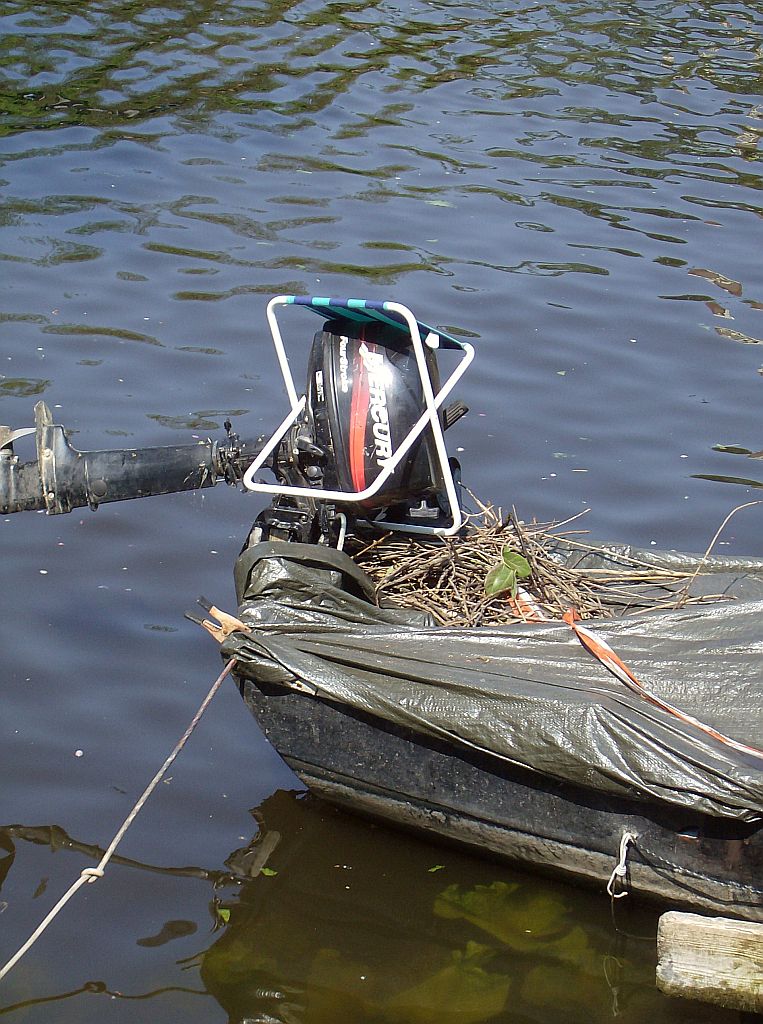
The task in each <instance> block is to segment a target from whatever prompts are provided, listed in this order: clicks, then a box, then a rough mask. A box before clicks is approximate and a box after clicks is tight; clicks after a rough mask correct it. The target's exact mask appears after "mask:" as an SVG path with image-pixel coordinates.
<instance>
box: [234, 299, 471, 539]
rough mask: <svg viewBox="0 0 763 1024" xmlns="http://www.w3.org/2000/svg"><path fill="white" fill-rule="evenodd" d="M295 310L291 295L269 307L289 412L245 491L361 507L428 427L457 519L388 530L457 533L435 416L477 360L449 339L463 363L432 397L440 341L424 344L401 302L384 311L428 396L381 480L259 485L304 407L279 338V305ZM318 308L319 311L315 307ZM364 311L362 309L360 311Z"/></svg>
mask: <svg viewBox="0 0 763 1024" xmlns="http://www.w3.org/2000/svg"><path fill="white" fill-rule="evenodd" d="M288 305H293V303H292V302H291V298H290V296H288V295H277V296H275V297H274V298H272V299H271V300H270V302H269V303H268V307H267V319H268V325H269V327H270V332H271V334H272V336H273V344H274V346H275V350H276V355H277V356H278V363H279V365H280V367H281V373H282V375H283V380H284V384H285V385H286V393H287V396H288V399H289V404H290V409H289V412H288V414H287V415H286V417H285V418H284V419H283V421H282V422H281V423H280V425H279V426H278V427H277V428H276V430H275V432H274V433H273V435H272V437H271V438H270V440H269V441H268V442H267V444H266V445H265V447H264V448H263V449H262V451H261V452H260V453H259V454H258V456H257V458H256V459H255V460H254V462H253V463H252V464H251V466H250V467H249V468H248V469H247V471H246V472H245V473H244V480H243V482H244V486H245V487H247V488H248V490H250V491H258V492H262V493H264V494H285V495H293V496H294V497H310V498H317V499H323V500H326V501H336V502H352V503H359V502H362V501H365V499H366V498H371V497H373V495H375V494H376V493H377V491H379V490H380V488H381V487H382V486H383V485H384V483H386V481H387V480H389V478H390V477H391V476H392V474H393V473H394V472H395V470H396V469H397V467H398V466H399V465H400V463H401V462H402V460H403V459H404V458H405V456H406V455H407V453H408V452H409V451H410V449H411V446H412V445H413V444H414V442H415V441H416V440H417V439H418V438H419V437H420V436H421V434H422V433H423V432H424V430H426V428H427V427H428V426H429V427H431V430H432V437H433V438H434V444H435V449H436V451H437V457H438V460H439V463H440V469H441V471H442V476H443V480H444V481H445V492H446V495H447V498H448V504H449V506H450V515H451V518H452V520H453V522H452V524H451V525H450V526H448V527H432V526H417V525H413V524H400V523H385V524H384V525H385V527H386V528H387V529H389V530H397V531H399V532H401V533H428V534H437V535H441V536H445V537H447V536H451V535H452V534H454V533H457V532H458V530H459V529H460V528H461V526H462V523H463V517H462V515H461V509H460V507H459V503H458V495H457V493H456V486H455V483H454V481H453V474H452V472H451V469H450V465H449V463H448V453H447V450H446V447H445V438H444V437H443V430H442V424H441V423H440V418H439V416H438V415H437V412H438V409H439V408H440V407H441V405H442V404H443V402H444V401H445V399H446V398H447V397H448V395H449V394H450V393H451V391H452V390H453V388H454V387H455V385H456V384H457V383H458V381H459V380H460V379H461V377H462V376H463V375H464V373H465V372H466V370H467V368H468V366H469V364H470V363H471V361H472V360H473V359H474V348H473V346H471V345H469V344H468V343H467V342H461V341H458V339H451V340H454V341H455V342H456V344H457V345H458V346H459V347H460V349H461V353H462V358H461V360H460V362H459V363H458V365H457V366H456V368H455V369H454V370H453V372H452V373H451V374H450V376H449V377H448V378H447V379H446V380H445V381H444V383H443V384H442V385H441V386H440V390H439V391H438V392H437V394H436V395H435V394H434V391H433V388H432V380H431V378H430V376H429V369H428V367H427V363H426V355H425V352H424V345H427V346H428V347H429V348H433V349H436V348H439V346H440V338H439V336H438V335H437V334H436V333H435V332H434V331H432V332H430V333H429V334H428V335H427V337H426V338H425V339H424V340H422V338H421V332H420V330H419V325H418V322H417V320H416V318H415V317H414V315H413V313H412V312H411V311H410V309H408V307H407V306H403V305H402V304H401V303H399V302H385V303H384V309H385V311H387V312H390V313H397V314H399V315H400V316H401V317H402V318H403V319H404V321H405V323H406V324H407V325H408V329H409V331H410V334H411V342H412V345H413V351H414V354H415V356H416V365H417V367H418V371H419V376H420V378H421V387H422V391H423V395H424V406H425V408H424V412H423V413H422V414H421V416H420V417H419V419H418V420H417V421H416V423H415V424H414V425H413V427H412V428H411V430H410V431H409V432H408V434H407V435H406V436H405V438H404V439H403V441H402V442H401V443H400V445H399V446H398V448H397V449H396V450H395V451H393V453H392V455H391V456H390V457H389V458H388V459H385V460H384V466H383V467H382V469H381V470H380V472H379V474H378V476H377V477H376V479H375V480H374V481H373V483H371V484H369V486H368V487H366V488H365V489H364V490H362V491H332V490H328V489H325V488H320V487H290V486H285V485H281V484H267V483H263V482H261V481H258V480H255V474H256V473H258V472H259V470H260V469H261V468H262V466H263V465H264V463H265V461H266V459H267V458H268V457H269V456H270V454H271V453H272V451H273V450H274V448H275V447H276V445H278V444H279V443H280V441H281V440H282V438H283V437H284V436H285V434H286V432H287V431H288V430H289V428H290V427H291V426H292V424H293V423H294V422H295V421H296V420H297V418H298V417H299V416H300V415H301V413H302V411H303V409H304V408H305V401H306V397H305V395H302V396H299V395H298V394H297V390H296V388H295V387H294V378H293V377H292V374H291V368H290V367H289V359H288V356H287V355H286V349H285V346H284V343H283V338H282V336H281V329H280V326H279V324H278V320H277V318H276V308H277V307H278V306H288ZM314 308H316V307H314ZM359 311H360V310H359Z"/></svg>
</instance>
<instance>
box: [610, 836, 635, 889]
mask: <svg viewBox="0 0 763 1024" xmlns="http://www.w3.org/2000/svg"><path fill="white" fill-rule="evenodd" d="M635 841H636V833H635V832H623V834H622V838H621V839H620V855H619V860H618V862H617V864H616V865H615V869H614V871H613V872H612V874H611V875H610V876H609V881H608V882H607V892H608V893H609V895H610V896H611V897H612V899H613V900H619V899H622V897H623V896H627V895H628V890H627V889H626V888H625V876H626V873H627V866H626V861H627V859H628V844H629V843H633V842H635ZM618 878H619V879H620V884H621V885H622V887H623V891H622V892H615V880H616V879H618Z"/></svg>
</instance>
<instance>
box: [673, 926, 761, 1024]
mask: <svg viewBox="0 0 763 1024" xmlns="http://www.w3.org/2000/svg"><path fill="white" fill-rule="evenodd" d="M657 957H658V963H657V987H658V988H659V989H660V990H661V991H662V992H665V993H666V995H669V996H682V997H683V998H684V999H699V1000H701V1001H703V1002H706V1003H714V1004H716V1005H717V1006H726V1007H729V1008H730V1009H734V1010H745V1011H748V1012H752V1013H761V1012H763V924H756V923H754V922H753V921H732V920H730V919H729V918H725V917H701V916H700V915H699V914H682V913H679V912H677V911H674V910H671V911H669V912H668V913H667V914H663V915H662V917H661V918H660V923H659V927H658V929H657Z"/></svg>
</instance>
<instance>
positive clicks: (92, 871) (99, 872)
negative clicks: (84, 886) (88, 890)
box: [81, 868, 105, 884]
mask: <svg viewBox="0 0 763 1024" xmlns="http://www.w3.org/2000/svg"><path fill="white" fill-rule="evenodd" d="M104 874H105V871H104V870H103V868H84V869H83V870H82V872H81V875H82V877H83V878H86V879H87V881H88V884H89V883H90V882H97V881H98V879H99V878H103V876H104Z"/></svg>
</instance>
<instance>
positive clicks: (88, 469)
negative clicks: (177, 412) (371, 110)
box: [0, 296, 473, 542]
mask: <svg viewBox="0 0 763 1024" xmlns="http://www.w3.org/2000/svg"><path fill="white" fill-rule="evenodd" d="M284 305H286V306H307V307H308V308H310V309H312V310H313V311H314V312H316V313H319V314H320V315H321V316H322V317H323V318H324V320H325V323H324V326H323V329H322V330H321V331H318V333H317V334H316V335H315V338H314V340H313V344H312V348H311V350H310V353H309V357H308V361H307V387H306V391H305V394H304V395H303V396H302V397H299V396H298V395H297V391H296V388H295V386H294V381H293V378H292V376H291V370H290V366H289V360H288V357H287V355H286V351H285V346H284V343H283V339H282V337H281V332H280V327H279V325H278V321H277V319H276V313H275V310H276V307H278V306H284ZM268 321H269V324H270V327H271V332H272V335H273V342H274V345H275V347H276V353H277V355H278V360H279V366H280V368H281V372H282V374H283V378H284V384H285V387H286V392H287V397H288V399H289V403H290V411H289V413H288V415H287V416H286V418H285V419H284V421H283V422H282V423H281V425H280V426H279V427H278V428H277V429H276V430H275V432H274V433H273V434H272V435H271V437H270V438H259V439H258V440H257V441H255V442H242V441H240V439H239V437H238V435H237V434H235V433H233V431H232V427H231V424H230V423H228V422H226V424H225V427H226V431H227V437H226V439H225V441H222V442H217V441H213V440H211V439H208V440H206V441H200V442H197V443H195V444H190V445H180V446H170V447H154V448H142V449H119V450H112V451H108V450H107V451H84V452H83V451H78V450H77V449H76V448H73V447H72V446H71V444H70V443H69V440H68V438H67V436H66V433H65V431H64V428H63V427H62V426H60V425H59V424H54V423H53V422H52V419H51V416H50V411H49V410H48V408H47V406H46V405H44V403H42V402H40V403H38V405H37V406H36V407H35V414H36V425H35V427H34V428H29V429H24V430H15V431H14V430H11V429H10V428H3V427H0V514H7V513H8V512H18V511H24V510H33V509H45V510H46V511H47V512H48V513H50V514H57V513H62V512H69V511H70V510H71V509H72V508H80V507H82V506H84V505H89V506H90V507H91V508H93V509H95V508H97V507H98V505H100V504H102V503H104V502H109V501H120V500H124V499H127V498H136V497H147V496H149V495H155V494H168V493H171V492H176V491H182V490H192V489H195V488H198V487H209V486H212V485H213V484H214V483H216V482H217V480H219V479H224V480H225V481H226V482H228V483H232V484H236V483H241V484H243V486H244V487H245V488H247V489H249V490H252V491H260V492H264V493H267V494H270V495H272V496H273V500H272V502H271V505H270V506H269V508H267V509H265V510H264V511H263V512H262V513H261V514H260V516H259V517H258V519H257V523H256V532H257V535H258V537H259V538H260V539H263V538H267V537H268V536H275V537H279V538H284V539H289V540H301V541H305V542H315V541H317V540H323V541H328V542H336V538H337V536H338V534H339V532H340V531H341V532H342V535H343V534H344V532H345V531H346V529H347V527H348V522H349V525H350V526H351V527H353V528H354V527H356V526H361V527H362V526H367V527H370V526H377V527H379V526H382V527H384V528H385V529H391V530H402V531H407V532H414V533H433V534H448V533H454V532H456V531H457V530H458V529H459V527H460V525H461V512H460V502H459V500H458V495H457V492H456V484H455V482H454V477H453V470H454V464H453V463H452V461H451V460H449V459H448V456H447V453H446V451H445V447H444V441H443V433H444V431H445V430H446V429H447V428H448V427H449V426H451V425H452V424H453V423H455V422H456V420H457V419H459V418H460V417H461V416H462V415H463V414H464V413H465V412H466V407H465V406H464V405H463V403H461V402H456V403H453V404H451V405H450V406H448V407H447V408H446V407H444V399H445V397H446V396H447V395H448V394H449V392H450V391H451V390H452V388H453V386H454V384H455V383H456V381H457V380H458V379H460V377H461V375H462V374H463V372H464V370H465V369H466V367H467V366H468V364H469V363H470V362H471V359H472V358H473V349H472V348H471V346H469V345H467V344H466V343H464V342H461V341H459V340H458V339H456V338H453V337H451V336H450V335H447V334H445V333H444V332H438V331H435V330H433V329H432V328H430V327H427V326H426V325H425V324H422V323H420V322H418V321H417V320H415V319H414V317H413V314H412V313H411V312H410V310H408V309H407V308H406V307H405V306H401V305H399V304H398V303H393V302H383V303H380V302H370V301H366V300H363V299H324V298H303V297H300V296H277V297H276V298H274V299H271V301H270V303H269V304H268ZM440 348H448V349H455V350H457V351H458V354H459V361H458V365H457V366H456V369H455V370H453V371H452V372H451V373H450V375H449V376H448V377H447V379H446V381H445V383H444V384H443V383H441V381H440V376H439V372H438V365H437V358H436V352H437V350H438V349H440ZM28 433H34V434H35V441H36V447H37V460H36V462H27V463H23V464H20V463H19V460H18V457H17V455H16V454H15V452H14V447H13V446H14V442H15V441H17V440H18V439H19V438H20V437H22V436H23V435H24V434H28ZM266 469H267V470H269V471H270V472H271V473H272V475H273V477H274V478H275V482H274V483H268V482H265V481H263V480H262V479H261V476H260V473H261V471H262V470H266Z"/></svg>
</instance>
